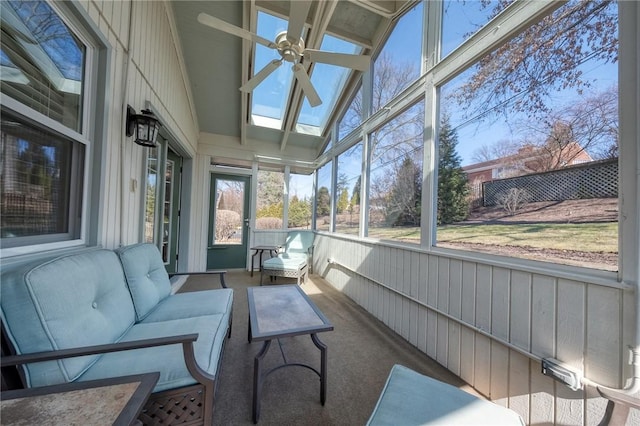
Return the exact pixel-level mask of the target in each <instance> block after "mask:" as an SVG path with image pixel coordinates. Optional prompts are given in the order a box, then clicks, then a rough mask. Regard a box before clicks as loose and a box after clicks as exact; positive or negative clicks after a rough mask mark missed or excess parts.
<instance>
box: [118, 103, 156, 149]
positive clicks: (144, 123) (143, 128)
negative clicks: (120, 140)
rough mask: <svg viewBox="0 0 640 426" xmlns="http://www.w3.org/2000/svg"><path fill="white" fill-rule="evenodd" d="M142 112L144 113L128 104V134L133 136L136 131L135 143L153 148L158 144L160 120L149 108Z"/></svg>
mask: <svg viewBox="0 0 640 426" xmlns="http://www.w3.org/2000/svg"><path fill="white" fill-rule="evenodd" d="M140 112H141V113H142V114H136V110H135V109H133V108H132V107H131V106H130V105H127V129H126V133H127V136H133V133H134V132H135V134H136V138H135V140H134V142H135V143H137V144H138V145H142V146H149V147H152V148H153V147H155V146H156V138H157V137H158V131H159V130H160V121H159V120H158V119H157V118H156V117H155V115H153V113H152V112H151V111H149V110H148V109H143V110H142V111H140Z"/></svg>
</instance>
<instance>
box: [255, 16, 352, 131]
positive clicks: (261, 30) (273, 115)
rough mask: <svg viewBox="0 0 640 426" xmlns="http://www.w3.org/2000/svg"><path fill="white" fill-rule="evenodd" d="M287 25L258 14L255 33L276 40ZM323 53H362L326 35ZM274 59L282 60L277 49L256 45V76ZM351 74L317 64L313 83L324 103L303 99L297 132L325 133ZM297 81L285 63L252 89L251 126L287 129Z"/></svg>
mask: <svg viewBox="0 0 640 426" xmlns="http://www.w3.org/2000/svg"><path fill="white" fill-rule="evenodd" d="M287 26H288V22H287V20H286V19H282V18H279V17H276V16H274V15H270V14H268V13H266V12H263V11H258V18H257V29H256V33H257V34H258V35H259V36H261V37H264V38H265V39H267V40H275V38H276V35H277V34H279V33H280V32H282V31H286V30H287ZM303 38H304V35H303ZM320 50H323V51H329V52H337V53H347V54H359V53H361V52H362V48H361V47H360V46H358V45H356V44H354V43H350V42H348V41H345V40H342V39H339V38H337V37H333V36H330V35H327V34H325V35H324V36H323V38H322V44H321V46H320ZM274 59H276V60H279V59H281V57H280V55H279V53H278V51H277V50H276V49H270V48H267V47H265V46H263V45H261V44H259V43H256V48H255V55H254V58H253V74H254V75H255V74H256V73H258V72H259V71H260V70H261V69H263V68H264V67H265V66H266V65H267V64H268V63H269V62H271V61H272V60H274ZM350 72H351V70H350V69H349V68H343V67H339V66H335V65H328V64H324V63H319V62H316V63H314V65H313V68H312V73H311V83H312V84H313V86H314V88H315V89H316V91H317V92H318V94H319V95H320V98H321V99H322V104H321V105H319V106H317V107H311V105H310V104H309V101H308V100H307V98H306V97H304V100H303V104H302V107H301V110H300V114H299V116H298V118H297V120H296V124H295V128H294V131H295V132H299V133H304V134H308V135H315V136H320V135H321V134H322V132H323V131H324V128H325V126H326V125H327V121H328V119H329V115H330V114H331V111H333V109H334V108H335V105H336V102H337V100H338V97H339V95H340V94H341V92H342V89H343V88H344V85H345V83H346V81H347V78H348V76H349V73H350ZM294 81H295V79H294V76H293V71H292V69H291V64H290V63H288V62H284V63H283V64H282V65H281V66H280V67H278V68H277V69H276V70H275V71H274V72H273V73H272V74H271V75H269V77H267V78H266V79H265V80H264V81H263V82H262V83H260V84H259V85H258V86H257V87H256V88H255V89H253V92H252V93H253V95H252V97H251V122H252V124H254V125H256V126H261V127H269V128H272V129H280V130H284V129H283V127H284V118H285V114H286V112H287V108H289V107H290V105H289V100H290V98H291V94H292V92H291V90H292V84H293V83H294Z"/></svg>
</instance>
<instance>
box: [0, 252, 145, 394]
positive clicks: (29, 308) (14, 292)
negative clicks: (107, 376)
mask: <svg viewBox="0 0 640 426" xmlns="http://www.w3.org/2000/svg"><path fill="white" fill-rule="evenodd" d="M1 291H2V293H1V294H2V297H1V298H0V301H1V302H0V303H1V306H2V320H3V322H4V324H5V327H6V329H7V334H8V335H9V336H8V337H9V339H10V341H11V342H12V344H13V345H14V347H15V349H16V352H17V353H18V354H24V353H32V352H40V351H50V350H59V349H66V348H75V347H83V346H92V345H102V344H109V343H114V342H117V341H118V340H119V339H120V338H121V337H122V336H123V335H124V334H126V332H127V331H128V330H129V328H130V327H131V326H132V325H133V323H134V319H135V312H134V309H133V303H132V301H131V296H130V294H129V290H128V289H127V285H126V282H125V279H124V274H123V272H122V267H121V266H120V261H119V260H118V257H117V256H116V255H115V253H113V252H112V251H110V250H91V251H86V252H83V253H79V254H72V255H67V256H62V257H58V258H55V259H53V260H49V261H46V262H44V263H39V264H30V265H25V266H24V267H21V268H17V269H16V270H15V271H12V272H11V273H7V274H5V273H4V271H3V276H2V286H1ZM98 357H99V355H95V356H86V357H78V358H69V359H65V360H61V361H57V362H56V361H51V362H45V363H36V364H29V365H28V366H26V367H25V375H26V376H27V384H28V385H29V386H44V385H50V384H56V383H62V382H68V381H72V380H75V379H76V378H77V377H78V376H80V375H81V374H82V373H83V372H84V371H85V370H86V369H87V368H89V367H90V366H91V365H92V364H93V363H94V362H95V361H96V360H97V358H98Z"/></svg>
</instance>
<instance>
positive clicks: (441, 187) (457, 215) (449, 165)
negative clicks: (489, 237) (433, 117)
mask: <svg viewBox="0 0 640 426" xmlns="http://www.w3.org/2000/svg"><path fill="white" fill-rule="evenodd" d="M457 145H458V135H457V133H456V131H455V130H454V129H452V128H451V123H450V121H449V116H448V115H445V116H444V117H443V118H442V123H441V126H440V134H439V161H438V225H446V224H449V223H454V222H459V221H461V220H464V219H466V218H467V216H468V214H469V200H468V195H469V186H468V184H467V175H466V174H465V172H464V171H463V170H462V167H461V166H460V164H461V162H462V160H461V159H460V155H459V154H458V152H457V151H456V146H457Z"/></svg>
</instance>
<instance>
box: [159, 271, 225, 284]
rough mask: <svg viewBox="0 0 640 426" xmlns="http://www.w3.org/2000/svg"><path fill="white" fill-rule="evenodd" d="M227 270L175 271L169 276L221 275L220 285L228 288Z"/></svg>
mask: <svg viewBox="0 0 640 426" xmlns="http://www.w3.org/2000/svg"><path fill="white" fill-rule="evenodd" d="M226 273H227V271H222V270H216V271H205V272H173V273H170V274H169V278H171V277H173V276H177V275H220V285H221V286H222V288H227V284H226V283H225V282H224V274H226Z"/></svg>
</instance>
